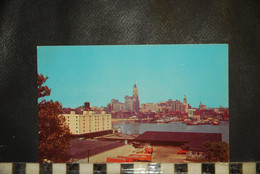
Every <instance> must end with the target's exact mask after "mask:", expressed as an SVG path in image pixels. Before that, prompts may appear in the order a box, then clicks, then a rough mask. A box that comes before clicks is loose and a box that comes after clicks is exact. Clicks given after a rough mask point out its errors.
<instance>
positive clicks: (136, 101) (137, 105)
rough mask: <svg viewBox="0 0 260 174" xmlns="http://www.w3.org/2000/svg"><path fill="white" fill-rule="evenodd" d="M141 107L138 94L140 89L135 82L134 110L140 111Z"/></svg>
mask: <svg viewBox="0 0 260 174" xmlns="http://www.w3.org/2000/svg"><path fill="white" fill-rule="evenodd" d="M139 109H140V101H139V96H138V89H137V86H136V84H135V85H134V88H133V111H134V112H139Z"/></svg>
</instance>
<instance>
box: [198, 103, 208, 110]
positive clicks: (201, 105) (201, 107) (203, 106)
mask: <svg viewBox="0 0 260 174" xmlns="http://www.w3.org/2000/svg"><path fill="white" fill-rule="evenodd" d="M199 109H200V110H203V109H206V105H203V104H202V102H200V105H199Z"/></svg>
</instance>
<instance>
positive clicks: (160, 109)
mask: <svg viewBox="0 0 260 174" xmlns="http://www.w3.org/2000/svg"><path fill="white" fill-rule="evenodd" d="M188 108H191V106H190V105H189V104H188V103H187V99H186V96H184V99H183V102H181V101H179V100H176V101H173V100H171V99H169V100H168V101H164V102H159V103H143V104H141V107H140V101H139V96H138V89H137V86H136V84H135V85H134V88H133V96H128V95H126V96H125V102H124V103H121V102H119V100H116V99H112V100H111V102H110V103H108V104H107V111H108V112H110V113H112V114H113V113H118V112H130V113H139V112H142V113H151V112H154V113H168V112H171V111H180V112H188Z"/></svg>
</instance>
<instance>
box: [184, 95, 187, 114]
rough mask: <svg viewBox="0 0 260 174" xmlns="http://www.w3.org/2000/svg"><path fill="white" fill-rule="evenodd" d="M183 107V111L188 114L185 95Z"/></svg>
mask: <svg viewBox="0 0 260 174" xmlns="http://www.w3.org/2000/svg"><path fill="white" fill-rule="evenodd" d="M183 105H184V111H185V112H188V103H187V99H186V95H184V99H183Z"/></svg>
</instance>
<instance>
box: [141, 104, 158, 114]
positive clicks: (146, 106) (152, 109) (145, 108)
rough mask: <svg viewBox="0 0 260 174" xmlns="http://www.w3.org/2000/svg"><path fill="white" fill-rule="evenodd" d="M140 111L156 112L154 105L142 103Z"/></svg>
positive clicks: (155, 105)
mask: <svg viewBox="0 0 260 174" xmlns="http://www.w3.org/2000/svg"><path fill="white" fill-rule="evenodd" d="M141 111H142V112H144V113H146V112H156V111H157V104H156V103H143V104H142V106H141Z"/></svg>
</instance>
